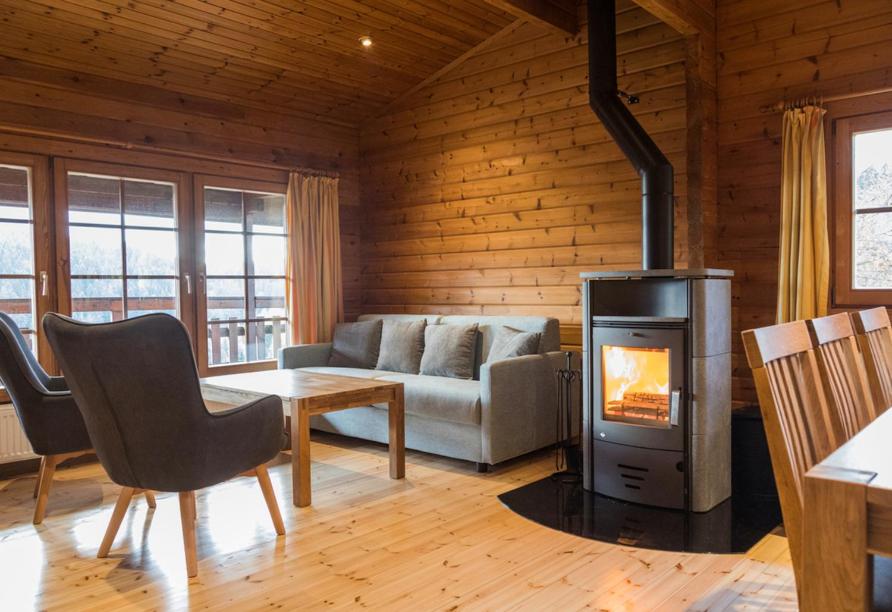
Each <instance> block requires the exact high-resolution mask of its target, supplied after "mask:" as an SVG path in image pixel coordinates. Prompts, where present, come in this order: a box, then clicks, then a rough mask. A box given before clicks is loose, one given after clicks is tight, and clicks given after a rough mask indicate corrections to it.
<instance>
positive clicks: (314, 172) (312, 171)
mask: <svg viewBox="0 0 892 612" xmlns="http://www.w3.org/2000/svg"><path fill="white" fill-rule="evenodd" d="M288 171H289V172H300V173H301V174H306V175H307V176H327V177H328V178H341V175H340V173H338V172H336V171H335V170H320V169H318V168H300V167H297V168H288Z"/></svg>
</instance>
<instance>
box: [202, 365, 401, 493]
mask: <svg viewBox="0 0 892 612" xmlns="http://www.w3.org/2000/svg"><path fill="white" fill-rule="evenodd" d="M201 394H202V396H203V397H204V399H205V400H208V401H211V402H220V403H222V404H244V403H246V402H251V401H254V400H257V399H260V398H261V397H264V396H266V395H278V396H279V397H280V398H281V400H282V409H283V411H284V413H285V415H286V416H290V417H291V479H292V484H293V492H292V495H293V498H294V505H295V506H298V507H304V506H309V505H310V503H311V500H312V494H311V492H310V417H311V416H313V415H316V414H325V413H326V412H334V411H335V410H344V409H346V408H355V407H357V406H368V405H370V404H375V403H383V402H387V404H388V419H389V423H390V438H389V440H388V441H389V446H390V477H391V478H394V479H397V478H403V477H404V476H405V474H406V443H405V403H404V399H403V383H395V382H387V381H383V380H372V379H367V378H353V377H350V376H335V375H332V374H317V373H315V372H303V371H301V370H265V371H263V372H246V373H244V374H227V375H224V376H212V377H210V378H203V379H201Z"/></svg>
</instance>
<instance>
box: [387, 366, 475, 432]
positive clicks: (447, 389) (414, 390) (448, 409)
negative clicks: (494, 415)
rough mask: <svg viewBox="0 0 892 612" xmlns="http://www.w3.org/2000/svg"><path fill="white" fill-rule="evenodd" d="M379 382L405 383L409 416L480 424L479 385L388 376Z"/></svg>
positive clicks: (427, 378) (473, 381)
mask: <svg viewBox="0 0 892 612" xmlns="http://www.w3.org/2000/svg"><path fill="white" fill-rule="evenodd" d="M377 378H378V380H386V381H390V382H401V383H403V389H404V393H405V398H406V414H411V415H414V416H419V417H424V418H428V419H439V420H441V421H449V422H451V423H463V424H468V425H479V424H480V381H478V380H462V379H458V378H446V377H445V376H422V375H419V374H388V375H386V376H379V377H377Z"/></svg>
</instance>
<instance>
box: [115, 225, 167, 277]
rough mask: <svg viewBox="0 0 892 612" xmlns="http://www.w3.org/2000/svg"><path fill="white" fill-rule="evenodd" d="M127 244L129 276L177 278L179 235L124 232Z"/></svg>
mask: <svg viewBox="0 0 892 612" xmlns="http://www.w3.org/2000/svg"><path fill="white" fill-rule="evenodd" d="M124 239H125V240H126V242H127V274H128V275H144V274H145V275H152V276H175V275H176V273H177V234H176V232H175V231H164V230H141V229H128V230H124Z"/></svg>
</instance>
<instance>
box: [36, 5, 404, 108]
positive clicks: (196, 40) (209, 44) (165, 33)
mask: <svg viewBox="0 0 892 612" xmlns="http://www.w3.org/2000/svg"><path fill="white" fill-rule="evenodd" d="M87 1H89V0H87ZM38 3H43V5H44V6H48V7H49V8H50V9H51V10H52V11H53V12H67V11H65V8H71V9H73V10H74V9H76V10H77V11H78V13H81V14H84V15H85V16H87V17H88V18H90V17H92V16H94V15H102V11H101V10H97V9H93V8H90V7H88V6H87V7H84V6H81V4H80V3H78V2H75V1H67V0H35V1H34V2H31V3H27V5H33V4H38ZM56 4H58V5H59V6H61V7H65V8H56V6H55V5H56ZM18 10H23V9H21V8H20V9H18ZM130 17H140V16H139V15H132V16H131V15H124V14H120V15H119V14H115V15H107V16H106V17H105V18H102V19H101V21H100V22H99V23H97V24H95V25H96V27H97V28H103V27H105V28H106V30H107V29H108V28H109V27H114V28H122V29H123V28H126V29H128V31H132V32H135V33H136V34H134V39H133V40H135V41H136V43H134V44H137V43H138V41H139V40H141V39H142V38H144V37H145V35H146V34H149V35H154V36H156V37H157V38H158V40H159V41H161V42H160V43H159V44H161V45H162V46H165V45H167V46H171V47H175V48H181V47H184V46H185V45H186V44H189V45H197V46H198V47H199V48H205V49H207V50H209V51H214V52H218V51H219V50H220V49H221V48H224V47H223V46H222V45H221V44H219V41H218V40H215V39H214V37H213V36H212V35H208V34H206V33H204V32H197V31H193V32H191V35H190V30H189V28H188V27H186V26H181V27H180V29H179V31H175V32H171V30H170V28H169V27H168V28H167V29H164V28H161V27H158V26H157V25H156V24H157V23H158V20H157V19H155V18H151V17H148V18H146V21H144V22H140V21H134V20H132V19H131V18H130ZM153 19H154V21H152V20H153ZM100 24H103V25H100ZM109 24H111V25H109ZM86 27H90V23H89V22H88V23H87V24H86ZM139 33H142V36H140V35H139ZM184 41H188V42H184ZM242 49H248V50H247V51H243V50H242ZM242 49H238V50H236V49H233V53H235V54H236V55H237V57H238V59H240V60H242V61H244V62H246V66H248V67H250V66H251V65H252V64H253V65H255V66H256V65H257V63H258V62H264V64H263V65H270V64H273V67H274V68H275V69H276V72H275V73H274V77H273V80H278V79H281V78H282V76H283V74H286V71H288V70H290V69H294V68H300V69H302V70H304V72H303V73H301V74H308V75H309V76H312V77H313V78H318V79H321V80H322V83H320V84H319V87H320V88H322V89H324V88H325V87H328V86H331V85H332V83H337V82H338V79H337V78H331V79H328V78H327V77H329V74H328V73H323V72H320V71H317V70H308V68H309V65H308V62H301V63H295V62H294V58H293V56H288V58H287V59H286V58H284V57H283V59H282V60H279V61H274V62H268V61H266V60H265V59H262V58H261V57H259V56H257V55H256V54H252V53H251V52H250V46H245V45H242ZM161 51H162V54H163V52H164V49H162V50H161ZM230 58H231V56H227V55H223V56H222V58H221V59H220V60H219V61H220V66H221V67H226V66H227V65H228V64H229V63H231V59H230ZM317 63H318V64H320V65H322V64H323V62H317ZM359 74H362V73H359ZM366 82H367V79H366V78H365V75H363V78H362V79H361V80H350V81H347V80H342V81H341V83H342V84H343V85H344V86H345V87H346V88H348V89H347V91H352V92H353V93H354V94H355V91H354V90H353V88H356V87H357V86H359V85H362V84H364V83H366ZM400 82H405V81H404V80H402V79H401V80H400ZM381 85H382V86H381V87H380V88H379V90H380V91H379V93H382V94H384V95H386V85H385V84H383V83H382V84H381Z"/></svg>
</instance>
